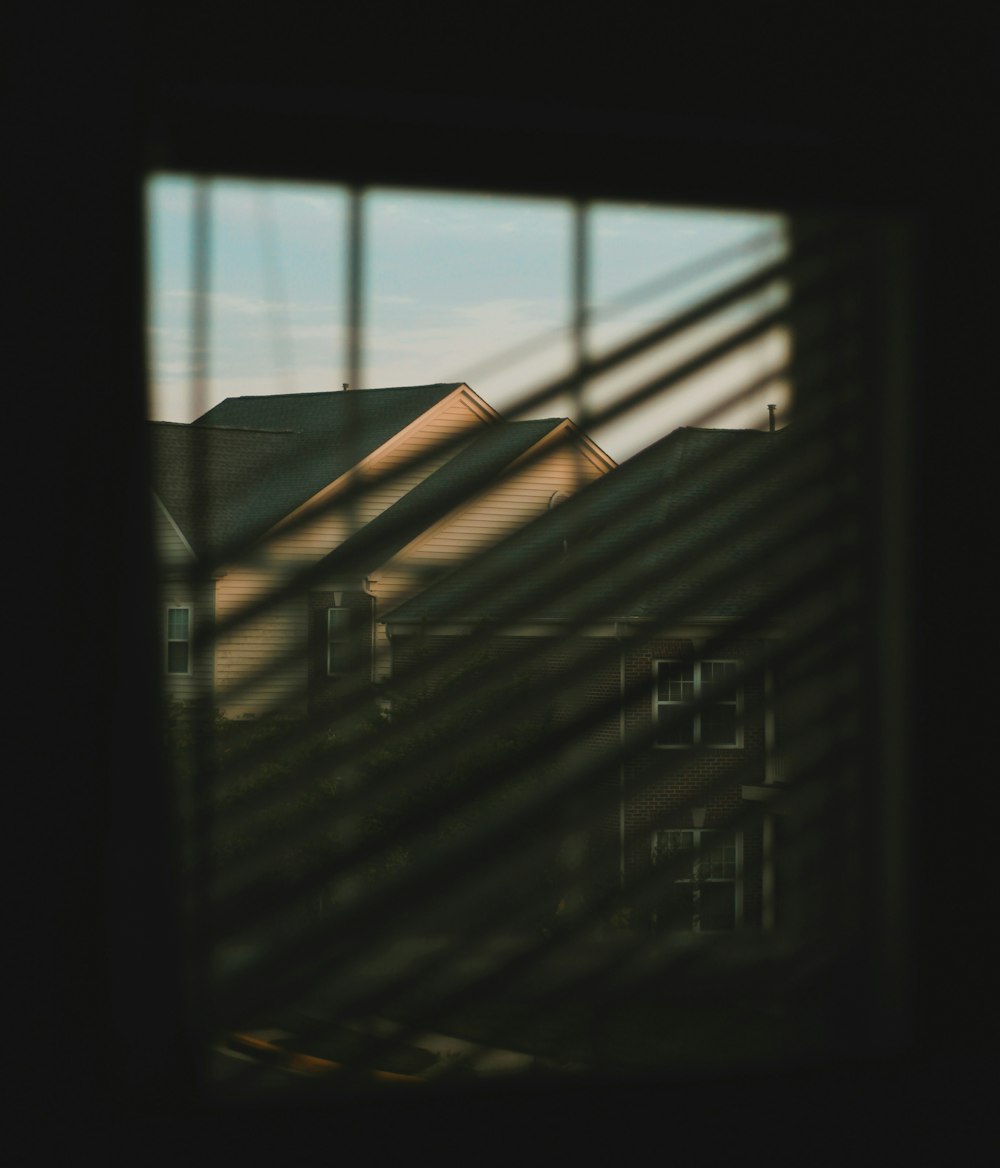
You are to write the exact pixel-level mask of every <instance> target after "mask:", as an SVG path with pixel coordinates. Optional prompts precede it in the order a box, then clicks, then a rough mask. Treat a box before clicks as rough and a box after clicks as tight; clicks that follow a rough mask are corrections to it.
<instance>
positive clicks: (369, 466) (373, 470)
mask: <svg viewBox="0 0 1000 1168" xmlns="http://www.w3.org/2000/svg"><path fill="white" fill-rule="evenodd" d="M483 425H485V419H484V418H483V417H482V416H481V415H480V413H479V412H478V411H475V410H473V409H472V408H471V406H470V404H469V403H468V402H467V400H466V399H465V398H464V397H463V396H460V395H459V396H453V397H450V398H448V399H446V401H444V402H442V403H441V405H440V407H438V408H436V409H435V410H432V411H429V412H428V413H427V414H425V415H424V416H423V417H422V418H421V419H419V424H417V425H416V426H414V427H413V428H412V429H410V430H406V431H403V433H402V434H401V435H400V436H399V437H398V438H395V439H393V440H392V441H390V442H388V443H386V445H385V446H384V447H382V449H381V450H380V451H377V452H376V454H375V455H374V456H373V457H372V458H371V459H368V460H366V461H365V463H364V464H363V466H362V469H361V470H360V472H359V474H360V475H361V478H362V481H364V479H365V478H370V479H374V480H380V481H375V482H372V484H371V485H370V486H369V487H368V488H367V489H366V490H364V491H362V492H361V494H360V495H359V496H358V497H357V498H355V499H354V500H353V501H352V502H350V503H342V504H341V503H337V499H338V497H339V496H340V495H341V494H342V493H343V492H344V490H345V489H349V488H350V487H352V486H353V485H354V483H349V482H348V481H347V480H340V481H339V482H338V484H335V485H334V486H333V488H332V490H331V491H330V492H325V493H321V494H320V495H317V496H316V498H315V499H313V500H312V501H311V502H310V503H309V504H308V505H307V506H306V508H304V509H303V511H302V512H300V515H299V518H300V519H301V518H304V517H305V516H307V515H310V514H311V513H314V516H313V517H312V518H308V519H306V521H305V522H302V523H301V524H300V523H298V522H294V523H292V524H291V525H290V528H291V529H290V530H288V531H283V530H280V529H279V530H278V531H277V532H276V533H275V534H274V535H273V536H272V537H271V538H270V539H269V540H268V546H267V550H268V555H269V557H270V558H271V559H272V560H274V561H275V562H286V561H292V562H300V563H310V562H315V561H316V560H319V559H322V557H323V556H325V555H327V553H328V552H331V551H332V550H333V549H334V548H335V547H338V546H339V545H340V544H341V543H343V541H344V540H345V539H346V538H347V537H348V536H349V535H350V534H351V533H352V532H354V531H356V530H357V529H358V528H359V527H363V526H364V525H365V524H367V523H370V522H371V521H372V520H373V519H374V518H376V516H378V515H381V514H382V512H383V511H385V510H386V508H388V507H391V506H392V504H393V503H396V502H398V500H399V499H401V498H402V497H403V496H404V495H405V494H407V493H408V492H409V491H411V490H412V489H413V488H414V487H415V486H417V485H418V484H419V483H421V482H423V480H424V479H425V478H426V477H427V476H428V475H429V474H432V473H433V472H434V471H435V470H437V469H438V468H439V467H441V466H443V465H444V463H445V462H447V461H448V459H449V458H451V457H453V456H454V453H455V452H454V448H452V449H450V450H447V451H442V452H439V453H436V452H435V450H436V448H437V447H439V446H441V445H442V444H445V443H447V442H449V441H451V440H453V439H454V438H456V437H458V436H460V435H462V434H463V433H464V432H466V431H467V432H468V435H469V438H470V439H471V438H472V436H473V435H474V434H475V433H477V432H478V431H479V430H480V428H481V427H482V426H483ZM421 455H427V458H426V460H423V461H420V462H418V463H417V464H416V465H414V466H412V467H409V469H405V470H403V469H400V470H399V473H395V474H394V473H393V471H395V470H397V468H403V467H406V465H407V463H408V462H409V461H410V460H411V459H420V458H421ZM386 475H388V476H389V477H388V478H383V476H386ZM355 481H356V480H355Z"/></svg>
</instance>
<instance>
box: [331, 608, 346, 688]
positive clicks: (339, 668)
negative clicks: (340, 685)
mask: <svg viewBox="0 0 1000 1168" xmlns="http://www.w3.org/2000/svg"><path fill="white" fill-rule="evenodd" d="M350 658H351V610H350V609H349V608H328V609H327V610H326V675H327V677H339V676H340V675H341V674H342V673H347V671H348V670H349V668H350V663H351V662H350Z"/></svg>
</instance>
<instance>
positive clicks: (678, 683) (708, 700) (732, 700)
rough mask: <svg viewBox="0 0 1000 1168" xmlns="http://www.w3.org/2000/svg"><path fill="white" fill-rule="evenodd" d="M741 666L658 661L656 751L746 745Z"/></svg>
mask: <svg viewBox="0 0 1000 1168" xmlns="http://www.w3.org/2000/svg"><path fill="white" fill-rule="evenodd" d="M738 669H739V662H738V661H655V662H654V663H653V670H654V686H653V717H654V719H655V721H656V745H657V746H664V747H686V746H721V747H730V748H732V747H740V746H742V745H743V692H742V690H741V689H740V688H739V687H738V686H736V685H735V684H734V682H733V678H734V677H735V675H736V672H737V670H738Z"/></svg>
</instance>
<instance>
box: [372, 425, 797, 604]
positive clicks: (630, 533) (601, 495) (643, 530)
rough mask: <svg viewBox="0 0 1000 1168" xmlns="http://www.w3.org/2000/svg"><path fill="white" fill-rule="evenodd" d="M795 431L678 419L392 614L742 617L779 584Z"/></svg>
mask: <svg viewBox="0 0 1000 1168" xmlns="http://www.w3.org/2000/svg"><path fill="white" fill-rule="evenodd" d="M788 443H789V438H788V432H787V431H782V432H780V433H777V434H767V433H762V432H760V431H755V430H708V429H697V428H693V427H687V428H682V429H679V430H675V431H674V432H673V433H672V434H669V435H668V436H667V437H666V438H664V439H662V440H661V441H659V442H657V443H655V444H654V445H652V446H650V447H648V448H647V449H646V450H644V451H642V452H640V453H639V454H637V455H636V456H635V457H633V458H631V459H629V460H628V461H627V462H625V463H623V464H622V465H620V466H619V467H617V468H615V469H614V470H612V471H610V472H609V473H608V474H606V475H604V476H603V477H601V478H599V479H597V480H595V481H594V482H592V483H591V484H590V485H589V486H587V487H585V488H584V489H583V490H582V491H580V492H579V493H578V494H577V495H575V496H574V497H573V498H572V499H570V500H568V501H567V502H565V503H563V504H561V505H560V506H559V507H557V508H555V509H554V510H553V511H550V512H547V513H545V514H543V515H542V516H540V517H539V518H538V519H536V520H535V521H534V522H533V523H531V524H529V525H527V526H526V527H524V528H523V529H521V530H520V531H518V532H516V533H515V534H514V535H512V536H511V537H510V538H509V539H507V540H505V541H503V542H502V543H501V544H499V545H497V546H496V547H495V548H493V549H491V550H490V551H488V552H486V553H485V554H484V555H482V556H481V557H478V558H477V559H476V560H475V561H473V562H471V563H470V564H467V565H465V566H463V567H460V568H458V569H457V570H456V571H454V572H452V573H451V574H449V575H448V576H446V577H444V578H442V579H441V580H440V581H439V582H437V583H436V584H433V585H431V586H430V587H429V588H428V589H427V590H426V591H424V592H423V593H421V594H420V595H419V596H417V597H415V598H413V599H412V600H409V601H407V602H406V603H404V604H402V605H400V606H399V608H397V609H396V610H395V611H394V612H392V613H391V614H389V617H388V620H389V622H390V623H393V622H423V621H426V622H429V623H433V622H436V621H448V620H472V621H480V620H496V621H499V622H503V621H508V620H556V621H573V620H577V619H583V618H584V617H586V619H602V620H605V619H606V620H611V619H614V620H629V621H644V620H661V619H663V618H664V617H665V616H666V615H670V616H671V617H676V618H677V619H685V620H695V619H700V620H725V619H733V618H736V617H738V616H740V615H741V614H743V613H745V612H747V611H748V610H749V608H750V607H752V606H753V605H754V604H756V603H760V601H761V598H762V597H763V596H764V595H765V594H766V593H767V592H768V590H769V589H771V588H773V587H774V585H775V579H776V578H775V576H774V574H773V573H772V572H771V571H770V569H769V566H768V565H769V564H770V563H771V560H769V559H768V558H767V557H768V556H771V555H772V553H774V547H773V546H772V545H774V543H775V541H774V540H773V539H772V535H773V532H774V530H775V524H776V515H777V512H776V511H775V504H776V503H777V502H779V501H780V497H779V494H778V491H779V486H778V484H779V482H780V480H781V479H782V477H783V473H784V472H783V471H782V472H779V470H778V468H779V465H781V464H780V462H779V456H780V454H781V452H783V451H784V450H786V449H787V448H788ZM778 542H779V543H780V541H778Z"/></svg>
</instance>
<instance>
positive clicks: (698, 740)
mask: <svg viewBox="0 0 1000 1168" xmlns="http://www.w3.org/2000/svg"><path fill="white" fill-rule="evenodd" d="M661 665H681V666H685V665H690V667H691V683H692V696H691V701H690V702H686V701H678V700H676V699H670V698H661V697H660V668H659V667H660V666H661ZM706 665H731V666H733V668H734V669H735V670H736V671H737V672H738V671H739V670H740V669H741V668H742V666H743V662H742V661H740V660H738V659H736V658H726V657H705V658H697V659H693V660H685V659H684V658H680V657H656V658H654V659H653V727H654V729H655V732H656V741H655V742H654V744H653V745H654V746H655V747H656V749H657V750H693V749H695V748H696V747H700V748H702V749H708V750H742V749H743V744H744V732H743V730H744V727H743V686H742V685H737V686H736V690H735V697H734V698H733V700H731V701H730V700H729V699H727V700H726V701H716V702H713V703H711V704H713V705H719V706H723V705H724V706H730V705H733V706H735V707H736V712H735V722H736V726H735V739H736V740H735V742H704V741H703V736H704V735H703V728H702V712H703V711H702V710H701V709H699V708H697V707H698V702H699V701H700V700H701V697H702V694H703V692H704V685H705V683H704V680H703V678H702V669H703V667H704V666H706ZM669 706H686V707H688V708H690V709H691V717H692V719H693V722H692V730H691V741H690V742H660V741H659V738H660V710H661V709H662V708H663V707H669Z"/></svg>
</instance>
